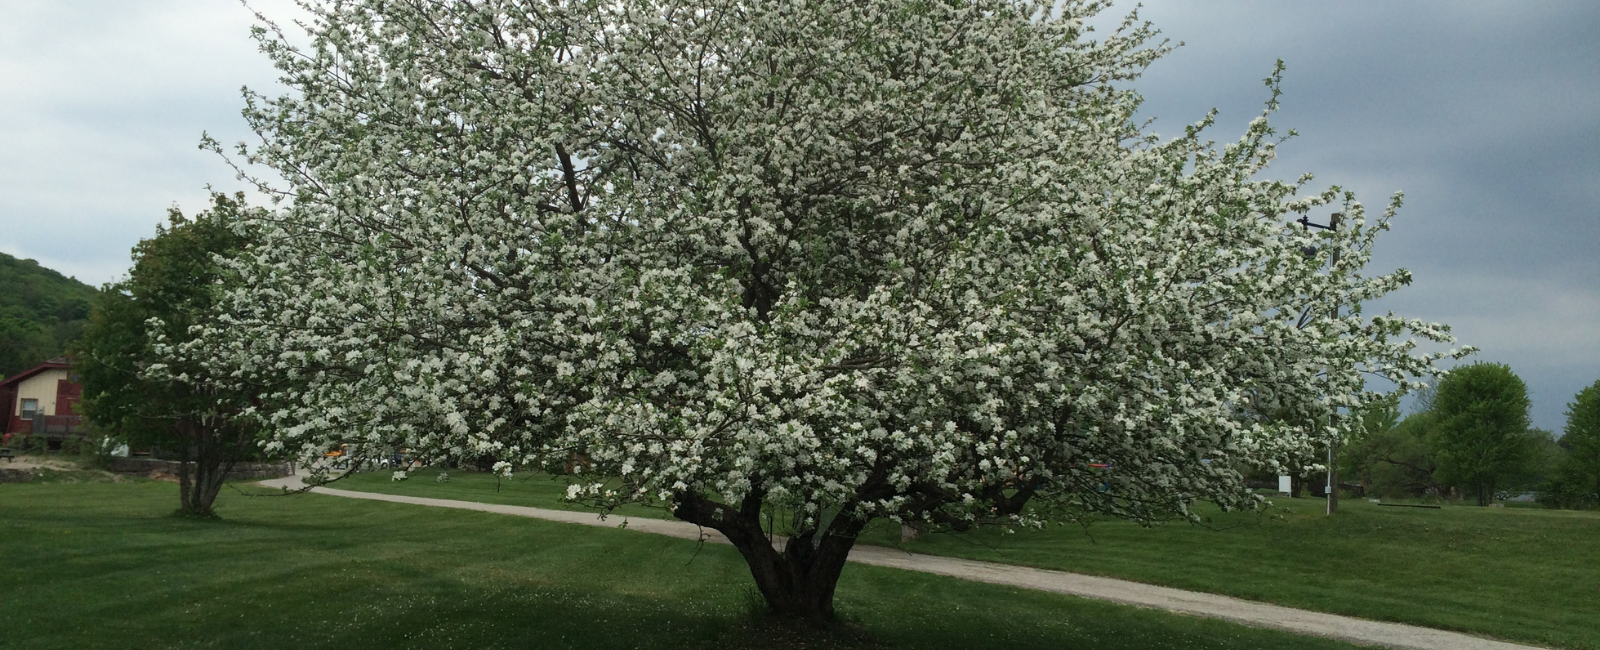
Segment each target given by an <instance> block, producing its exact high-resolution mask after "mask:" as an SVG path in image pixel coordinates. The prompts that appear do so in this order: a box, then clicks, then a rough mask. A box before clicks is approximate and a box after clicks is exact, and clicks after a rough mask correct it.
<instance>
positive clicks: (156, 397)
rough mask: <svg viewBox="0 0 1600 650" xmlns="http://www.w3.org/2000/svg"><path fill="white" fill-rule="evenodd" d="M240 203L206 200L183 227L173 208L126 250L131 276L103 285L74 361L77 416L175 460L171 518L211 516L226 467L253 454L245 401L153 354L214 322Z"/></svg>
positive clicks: (238, 245) (242, 241)
mask: <svg viewBox="0 0 1600 650" xmlns="http://www.w3.org/2000/svg"><path fill="white" fill-rule="evenodd" d="M242 201H243V197H242V195H241V196H240V197H238V198H229V197H227V196H225V195H222V194H214V195H213V196H212V206H211V209H210V210H207V211H205V212H201V213H200V214H197V215H195V218H194V219H193V220H190V219H185V218H184V216H183V215H182V214H181V213H180V212H178V210H177V209H176V208H174V209H173V210H171V212H170V213H169V214H168V223H167V225H166V226H165V227H161V226H158V227H157V228H156V236H155V237H152V238H150V239H145V240H142V241H140V242H139V244H138V245H137V246H135V247H134V249H133V269H132V270H131V271H129V273H128V277H127V279H125V280H122V281H120V282H115V283H111V284H108V285H106V286H105V288H104V290H103V293H102V294H101V300H100V304H99V305H98V306H97V307H96V308H95V309H94V311H93V313H92V314H91V316H90V321H89V325H88V327H86V328H85V330H84V333H83V338H82V339H80V340H79V341H78V342H77V343H76V344H75V350H74V355H73V362H74V364H75V366H76V370H77V372H78V373H79V374H80V376H81V377H82V382H83V386H84V399H83V408H84V412H85V414H86V415H87V416H88V417H89V419H90V420H91V421H93V422H94V423H95V425H96V426H97V427H98V428H101V429H104V430H106V431H108V432H111V433H114V434H116V435H118V436H120V437H122V438H123V439H125V440H126V441H128V443H129V444H131V445H133V446H135V447H156V448H160V449H162V450H164V451H166V452H169V453H173V454H176V455H177V457H178V459H179V460H180V461H181V462H182V465H181V469H180V471H179V473H178V486H179V491H178V493H179V500H180V504H181V506H180V508H179V512H180V513H183V514H186V515H189V516H197V517H212V516H214V513H213V511H212V506H213V504H214V502H215V500H216V497H217V493H218V491H219V490H221V488H222V483H223V480H224V479H225V478H226V476H227V474H228V471H229V470H231V469H232V468H233V465H234V463H236V462H238V461H240V460H242V459H245V458H248V457H250V456H252V455H254V454H256V453H257V452H258V447H257V445H256V434H257V432H258V430H259V429H258V427H256V426H255V424H254V423H253V422H252V421H251V420H249V419H247V418H240V417H238V415H239V413H240V412H241V411H242V410H243V409H245V408H248V407H249V406H250V397H251V396H250V395H249V394H248V393H245V392H240V391H229V390H221V389H218V388H216V387H215V386H205V385H201V384H200V383H199V382H197V381H196V380H197V379H198V378H200V377H202V376H204V374H205V373H206V372H207V370H206V369H205V368H204V367H202V366H200V365H198V364H181V363H180V364H179V365H176V366H173V365H168V364H167V363H163V362H161V361H158V359H165V356H164V355H162V354H161V350H160V347H161V346H163V345H172V344H178V343H182V342H185V341H188V340H190V338H191V337H192V335H191V332H190V328H191V327H195V326H199V325H203V324H205V323H207V322H209V321H210V320H212V319H213V318H214V317H215V311H214V309H213V308H214V305H215V298H216V296H217V295H218V293H219V292H220V291H221V290H222V286H221V283H222V281H223V278H224V274H223V271H222V269H221V268H220V267H219V266H218V264H217V259H218V258H219V257H226V256H234V255H238V254H239V253H240V252H242V251H243V250H244V249H245V247H246V245H247V244H248V242H249V238H248V237H247V236H246V235H244V234H242V231H241V230H240V228H241V224H242V222H243V219H244V215H245V213H246V212H247V210H246V208H245V207H244V205H243V202H242Z"/></svg>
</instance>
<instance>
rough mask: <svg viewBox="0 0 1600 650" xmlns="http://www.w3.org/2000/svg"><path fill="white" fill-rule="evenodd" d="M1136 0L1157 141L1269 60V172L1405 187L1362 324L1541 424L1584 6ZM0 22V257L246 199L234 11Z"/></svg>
mask: <svg viewBox="0 0 1600 650" xmlns="http://www.w3.org/2000/svg"><path fill="white" fill-rule="evenodd" d="M253 4H256V5H257V6H258V7H261V8H263V9H265V10H267V12H268V13H269V14H272V15H275V16H284V15H287V14H285V13H284V12H285V11H287V10H288V8H289V6H290V3H289V2H287V0H270V1H267V2H254V3H253ZM1146 5H1147V6H1146V8H1145V9H1144V11H1143V15H1144V16H1145V17H1146V18H1148V19H1150V20H1152V21H1154V22H1155V23H1156V24H1157V26H1158V27H1160V28H1161V29H1162V30H1163V31H1164V33H1165V35H1166V36H1168V37H1170V38H1172V39H1173V40H1174V41H1179V40H1181V41H1185V42H1186V43H1187V45H1185V46H1184V47H1182V48H1180V49H1179V50H1178V51H1177V52H1174V53H1173V54H1172V55H1170V56H1169V57H1168V58H1166V59H1164V60H1162V61H1160V62H1158V63H1156V64H1155V66H1153V67H1152V69H1151V70H1150V72H1149V74H1148V75H1147V76H1146V77H1145V78H1144V79H1142V80H1140V81H1139V82H1138V83H1137V85H1136V87H1137V88H1138V89H1139V90H1140V92H1142V93H1143V94H1144V95H1145V97H1146V99H1147V103H1146V105H1145V107H1144V113H1145V114H1146V115H1150V116H1158V117H1159V118H1160V119H1159V121H1158V122H1157V123H1156V127H1155V130H1156V131H1157V132H1161V133H1169V134H1175V133H1178V132H1180V131H1181V128H1182V126H1183V125H1185V124H1188V123H1190V122H1193V121H1195V120H1198V119H1199V118H1200V117H1202V116H1203V115H1204V114H1205V112H1206V111H1207V110H1208V109H1210V108H1212V107H1216V108H1218V109H1219V110H1220V111H1221V116H1220V118H1219V121H1218V127H1217V128H1216V130H1215V132H1214V133H1215V136H1214V137H1216V138H1217V139H1218V140H1229V139H1232V138H1233V137H1235V136H1236V135H1237V134H1238V133H1239V132H1241V131H1242V129H1243V127H1244V124H1245V123H1246V122H1248V121H1249V120H1250V119H1251V118H1253V117H1254V116H1255V115H1256V114H1258V113H1259V111H1260V109H1261V105H1262V103H1263V102H1264V101H1265V99H1266V90H1265V88H1264V87H1263V86H1262V85H1261V79H1262V78H1263V77H1265V76H1266V74H1267V73H1268V72H1270V71H1271V69H1272V65H1273V62H1274V61H1275V60H1276V59H1278V58H1282V59H1284V60H1285V61H1286V62H1287V64H1288V73H1287V77H1286V80H1285V83H1284V90H1285V91H1286V94H1285V96H1284V98H1283V108H1282V111H1281V112H1280V113H1279V114H1278V115H1277V116H1275V117H1274V122H1275V123H1276V124H1277V125H1279V126H1280V127H1282V128H1295V129H1297V130H1298V131H1299V132H1300V133H1301V136H1300V137H1298V138H1296V139H1294V140H1291V141H1290V142H1289V143H1288V144H1286V145H1285V147H1284V148H1283V150H1282V157H1281V159H1280V160H1279V162H1278V163H1277V164H1276V165H1275V167H1274V171H1273V174H1274V175H1276V176H1280V177H1285V178H1293V177H1296V176H1298V175H1299V174H1300V173H1302V172H1305V171H1312V172H1316V174H1317V181H1316V184H1317V187H1321V186H1324V185H1326V184H1339V185H1341V186H1345V187H1347V188H1350V189H1353V190H1356V191H1357V192H1358V193H1359V194H1360V195H1361V197H1362V200H1363V201H1364V202H1365V203H1366V204H1367V205H1368V206H1369V208H1370V209H1374V210H1375V209H1381V207H1382V205H1383V204H1384V203H1385V202H1386V201H1387V199H1388V196H1389V195H1390V194H1391V193H1393V192H1395V191H1397V190H1404V191H1405V192H1406V206H1405V208H1404V209H1403V210H1402V211H1401V214H1400V216H1399V218H1397V219H1396V221H1395V229H1394V231H1393V232H1391V233H1389V236H1388V237H1387V238H1386V239H1385V241H1382V242H1380V249H1379V250H1378V252H1377V255H1376V259H1375V260H1374V266H1375V267H1376V268H1375V270H1386V269H1392V268H1395V267H1405V268H1408V269H1410V270H1411V271H1412V272H1413V274H1414V276H1415V278H1416V282H1415V284H1414V285H1413V286H1412V287H1409V288H1408V289H1406V290H1404V291H1402V292H1400V293H1398V294H1396V295H1394V296H1391V297H1389V298H1386V299H1384V300H1383V301H1380V302H1379V303H1378V304H1376V305H1372V306H1370V307H1369V311H1371V310H1373V309H1376V310H1380V311H1382V310H1391V309H1392V310H1394V311H1396V312H1398V313H1401V314H1403V315H1407V316H1413V317H1418V318H1423V319H1426V320H1431V321H1440V322H1446V323H1450V324H1452V325H1454V326H1455V331H1456V333H1457V334H1458V336H1459V337H1460V339H1461V340H1462V342H1463V343H1468V344H1472V345H1475V346H1478V347H1480V348H1482V350H1483V352H1482V353H1480V354H1479V355H1478V358H1480V359H1484V360H1490V361H1498V362H1504V363H1508V364H1510V365H1511V366H1512V368H1513V369H1515V370H1516V371H1517V372H1518V373H1519V374H1521V375H1522V376H1523V378H1524V379H1526V380H1527V381H1528V384H1529V386H1530V388H1531V389H1532V391H1533V397H1534V400H1535V407H1534V419H1535V423H1536V424H1537V425H1538V426H1541V427H1545V428H1549V429H1554V430H1559V429H1560V427H1561V426H1562V424H1563V422H1564V419H1563V417H1562V416H1561V411H1562V409H1563V407H1564V405H1565V403H1566V402H1567V401H1568V400H1570V399H1571V397H1572V395H1573V394H1574V393H1576V392H1577V390H1578V389H1580V388H1582V387H1583V386H1586V385H1588V384H1589V383H1591V382H1593V381H1594V380H1595V379H1596V378H1600V343H1597V341H1600V336H1597V333H1600V255H1596V252H1595V250H1596V247H1597V245H1600V110H1596V107H1597V106H1600V39H1596V38H1595V37H1594V34H1596V33H1600V3H1586V2H1560V3H1557V2H1547V3H1545V2H1517V3H1507V2H1464V1H1450V2H1443V1H1435V2H1406V3H1397V2H1382V1H1377V0H1368V1H1363V2H1353V1H1346V2H1338V3H1313V2H1296V3H1288V2H1278V1H1270V2H1269V1H1266V0H1262V1H1258V2H1220V1H1209V2H1204V3H1195V2H1177V1H1175V0H1155V1H1150V2H1147V3H1146ZM1125 9H1126V8H1114V9H1112V13H1117V12H1120V11H1124V10H1125ZM0 15H4V16H5V18H6V19H5V20H4V21H0V100H3V101H0V250H3V251H5V252H7V253H11V254H13V255H20V256H24V257H32V258H35V259H38V260H40V262H41V263H43V264H45V265H47V266H50V267H52V268H56V269H59V270H61V271H63V272H66V273H69V274H72V275H76V276H77V277H79V278H80V279H83V280H86V281H89V282H94V283H99V282H105V281H108V280H111V279H114V278H115V277H116V276H117V275H119V274H120V273H122V272H124V271H125V269H126V267H127V263H128V258H127V253H128V249H129V248H130V247H131V246H132V245H133V244H134V243H135V242H137V241H138V239H139V238H140V237H145V236H149V234H150V233H152V232H153V230H154V226H155V224H156V223H159V222H161V221H162V220H163V219H164V215H165V212H166V208H167V207H168V206H170V205H173V204H174V203H176V204H177V205H179V206H181V207H182V208H183V209H185V210H186V211H193V210H196V209H200V208H202V207H203V206H204V205H205V203H206V195H205V189H204V188H205V186H206V185H207V184H212V185H214V186H216V187H217V188H218V189H222V190H226V191H232V190H235V189H240V188H241V187H242V185H241V184H240V183H238V182H237V181H235V180H234V179H233V172H232V170H230V169H229V168H228V167H227V166H226V165H224V164H223V163H222V161H220V160H219V159H217V158H216V157H215V156H214V155H212V154H209V153H206V152H202V151H199V150H197V149H196V144H197V142H198V140H199V136H200V133H201V132H202V131H210V132H211V133H212V134H214V135H216V136H217V137H218V138H219V139H221V140H223V141H224V142H231V141H235V140H240V139H246V138H247V137H248V135H249V134H248V132H247V131H246V130H245V128H244V124H243V122H242V120H241V119H240V118H239V115H238V110H239V108H240V106H241V105H242V102H241V100H240V98H239V88H240V86H242V85H247V84H248V85H250V86H252V87H254V88H260V89H270V88H271V87H272V85H273V81H274V79H275V74H274V73H273V71H272V69H271V67H270V66H269V65H268V64H267V62H266V61H265V59H264V58H263V57H262V56H260V55H259V54H258V53H257V52H256V51H255V44H254V42H252V41H251V40H250V39H249V38H248V30H249V25H250V23H251V18H250V15H249V14H248V12H247V11H246V10H244V9H243V8H241V7H239V5H237V4H235V3H233V2H228V1H225V0H141V1H140V2H122V1H115V0H103V1H100V2H90V1H87V0H86V1H82V2H72V3H66V2H59V1H57V0H0ZM1105 22H1106V21H1105V20H1101V21H1099V23H1101V24H1103V23H1105Z"/></svg>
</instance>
